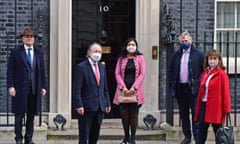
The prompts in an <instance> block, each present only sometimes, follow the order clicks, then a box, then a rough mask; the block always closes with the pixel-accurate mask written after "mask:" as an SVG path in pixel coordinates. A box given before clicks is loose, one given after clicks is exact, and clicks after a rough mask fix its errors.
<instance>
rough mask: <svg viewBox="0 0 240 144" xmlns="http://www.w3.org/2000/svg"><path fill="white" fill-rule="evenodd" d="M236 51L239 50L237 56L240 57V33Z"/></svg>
mask: <svg viewBox="0 0 240 144" xmlns="http://www.w3.org/2000/svg"><path fill="white" fill-rule="evenodd" d="M236 46H237V47H236V49H237V56H238V57H240V32H237V44H236Z"/></svg>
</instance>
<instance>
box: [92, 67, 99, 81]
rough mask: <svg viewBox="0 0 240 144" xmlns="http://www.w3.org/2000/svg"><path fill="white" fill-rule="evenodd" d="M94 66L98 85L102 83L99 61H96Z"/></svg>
mask: <svg viewBox="0 0 240 144" xmlns="http://www.w3.org/2000/svg"><path fill="white" fill-rule="evenodd" d="M93 65H94V68H95V77H96V80H97V83H98V85H99V84H100V75H99V71H98V65H97V63H94V64H93Z"/></svg>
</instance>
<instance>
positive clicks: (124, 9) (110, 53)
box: [72, 0, 135, 118]
mask: <svg viewBox="0 0 240 144" xmlns="http://www.w3.org/2000/svg"><path fill="white" fill-rule="evenodd" d="M72 4H73V5H72V6H73V12H72V71H73V74H74V68H75V66H76V65H77V63H79V62H81V61H82V60H83V59H84V58H85V57H86V52H87V48H88V46H89V44H91V43H92V42H98V43H100V44H101V45H102V46H103V56H102V60H101V61H102V62H103V63H104V64H105V66H106V71H107V80H108V88H109V94H110V99H111V102H112V100H113V97H114V93H115V89H116V81H115V76H114V71H115V65H116V61H117V58H118V56H119V54H120V52H121V49H122V46H123V43H124V41H125V40H126V39H127V38H129V37H135V0H73V3H72ZM72 116H73V118H75V117H76V113H74V112H73V115H72ZM105 117H107V118H118V117H119V111H118V108H117V106H116V105H112V111H111V113H110V114H108V115H106V116H105Z"/></svg>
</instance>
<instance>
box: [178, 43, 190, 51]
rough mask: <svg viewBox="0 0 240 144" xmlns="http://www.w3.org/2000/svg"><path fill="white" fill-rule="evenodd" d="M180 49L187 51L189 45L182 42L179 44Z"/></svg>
mask: <svg viewBox="0 0 240 144" xmlns="http://www.w3.org/2000/svg"><path fill="white" fill-rule="evenodd" d="M180 47H181V48H182V49H188V48H189V47H190V43H189V42H183V43H181V45H180Z"/></svg>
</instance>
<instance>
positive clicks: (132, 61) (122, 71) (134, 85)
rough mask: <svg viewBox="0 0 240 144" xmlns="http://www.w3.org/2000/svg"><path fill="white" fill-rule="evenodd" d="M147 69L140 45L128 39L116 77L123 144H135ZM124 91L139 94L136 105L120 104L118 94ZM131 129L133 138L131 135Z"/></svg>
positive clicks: (116, 94) (115, 99)
mask: <svg viewBox="0 0 240 144" xmlns="http://www.w3.org/2000/svg"><path fill="white" fill-rule="evenodd" d="M145 73H146V68H145V60H144V56H143V54H141V53H140V52H139V51H138V43H137V41H136V40H135V39H134V38H130V39H128V40H127V41H126V42H125V44H124V48H123V50H122V53H121V56H120V57H119V58H118V61H117V65H116V69H115V77H116V81H117V89H116V92H115V96H114V100H113V103H114V104H117V105H119V108H120V115H121V119H122V124H123V129H124V135H125V136H124V139H123V141H122V142H121V144H127V143H131V144H135V134H136V127H137V122H138V111H139V108H140V106H141V105H142V104H143V103H144V89H143V80H144V77H145ZM119 91H123V93H125V94H128V95H130V94H132V93H137V102H136V103H119V102H118V94H119ZM129 128H131V136H130V134H129Z"/></svg>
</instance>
